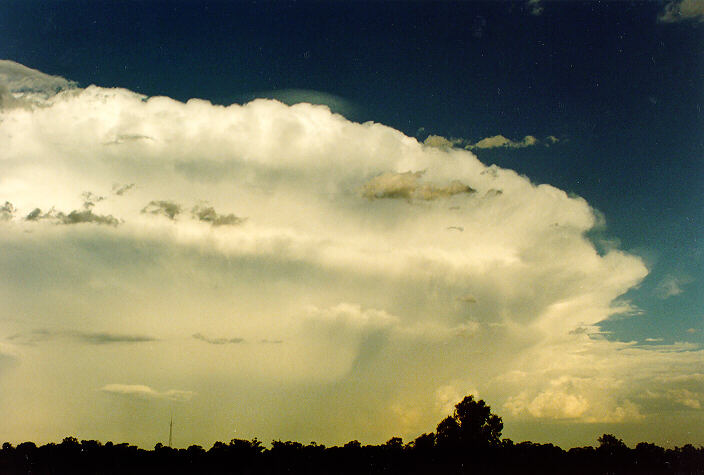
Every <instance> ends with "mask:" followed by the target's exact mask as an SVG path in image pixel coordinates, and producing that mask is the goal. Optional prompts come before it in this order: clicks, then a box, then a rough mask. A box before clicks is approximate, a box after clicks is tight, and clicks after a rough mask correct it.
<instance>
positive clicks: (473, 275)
mask: <svg viewBox="0 0 704 475" xmlns="http://www.w3.org/2000/svg"><path fill="white" fill-rule="evenodd" d="M17 69H18V68H16V67H15V68H14V69H13V71H14V70H17ZM35 76H36V75H35ZM32 77H34V76H32ZM57 81H58V82H56V81H55V82H51V81H50V82H47V84H49V85H51V86H52V87H53V85H54V84H55V83H56V84H58V83H61V84H68V85H69V86H70V87H69V86H67V87H66V88H63V90H61V91H60V92H58V93H56V94H55V92H56V91H55V90H54V89H52V90H51V91H50V92H42V94H44V95H45V96H46V98H44V95H41V94H39V93H38V92H37V91H35V90H31V91H24V90H16V91H12V90H11V89H10V92H12V93H13V95H12V100H4V102H3V103H4V104H12V105H13V106H12V107H9V106H8V107H5V108H4V109H2V110H1V111H0V141H1V142H2V143H3V144H4V146H3V147H2V150H1V151H0V202H3V203H5V202H7V204H6V205H5V206H4V207H3V208H2V209H3V210H4V211H3V215H2V220H0V227H1V232H0V247H1V248H2V250H3V252H2V254H0V299H1V300H2V301H3V302H7V303H8V304H7V305H3V306H2V308H1V309H0V325H1V327H0V329H1V332H2V335H4V338H3V340H2V341H1V342H0V380H2V385H0V388H1V389H0V408H2V409H3V413H5V414H7V415H8V416H7V420H6V423H5V424H3V427H2V429H0V438H6V439H14V440H20V439H35V440H38V439H39V440H47V439H56V438H59V437H61V436H63V435H64V434H65V433H66V432H70V433H75V434H77V435H78V436H79V437H82V438H91V437H94V438H99V439H103V440H105V439H108V438H112V439H125V440H130V441H135V442H138V443H141V444H144V445H147V446H149V445H151V444H153V443H154V441H156V440H158V437H159V434H160V433H161V431H162V429H163V427H161V426H163V424H164V421H165V420H167V417H168V416H167V414H168V413H169V411H174V410H175V411H177V414H178V416H177V417H179V418H180V419H179V420H180V421H182V422H181V423H180V426H179V427H180V431H181V437H183V439H184V440H187V441H188V442H197V443H202V444H208V443H212V441H214V440H218V439H219V440H222V439H226V440H229V439H230V438H232V437H234V436H235V435H237V436H242V437H253V436H258V437H260V438H264V439H266V438H267V437H270V438H281V439H286V438H291V439H298V440H303V441H307V440H309V439H316V440H318V441H321V442H325V443H339V442H344V441H346V440H350V439H353V438H357V439H360V440H368V441H380V440H386V438H389V437H391V436H392V435H394V434H398V435H402V436H404V437H406V438H408V437H414V436H416V435H418V434H420V433H421V432H426V431H429V430H432V429H433V428H434V424H435V423H437V421H439V420H440V418H441V417H442V416H443V415H444V414H443V411H444V410H445V409H446V407H447V405H448V401H446V400H445V399H446V398H447V397H446V396H447V394H455V393H456V394H459V395H463V393H465V392H467V391H475V392H478V393H479V396H481V397H483V398H485V399H487V400H488V401H489V402H490V403H491V404H492V407H493V408H494V409H495V410H496V412H498V413H499V414H501V415H503V416H504V418H505V420H506V425H507V435H509V436H510V435H511V434H510V426H511V421H526V420H527V421H543V422H545V421H548V422H551V421H552V422H554V421H571V422H573V423H576V424H580V423H585V424H586V423H614V422H617V423H632V424H642V428H647V427H648V424H647V423H648V421H651V420H653V418H657V417H663V412H662V408H663V407H664V408H665V410H667V411H670V413H672V414H686V415H687V417H688V418H689V419H690V420H695V421H699V422H701V420H702V416H701V413H700V412H697V411H698V409H697V408H698V407H700V404H701V403H702V402H704V387H703V380H702V374H701V373H702V371H701V361H702V358H703V357H704V354H703V353H702V350H701V349H700V348H698V347H696V346H692V345H684V344H682V345H674V346H673V345H669V346H665V345H649V346H647V347H645V346H638V345H635V344H632V343H623V342H613V341H609V340H607V339H606V338H604V335H602V334H600V333H599V330H598V323H599V322H601V321H603V320H605V319H608V318H609V317H611V316H613V315H615V314H623V313H626V312H629V311H631V310H632V309H631V308H630V306H629V304H628V302H626V301H623V300H621V299H620V297H621V296H622V295H623V294H624V293H625V292H626V291H628V290H629V289H631V288H633V287H634V286H637V285H638V284H639V283H640V282H641V281H642V279H643V278H644V277H645V276H646V275H647V268H646V266H645V264H644V262H643V261H642V260H641V259H640V258H639V257H637V256H634V255H630V254H628V253H626V252H623V251H620V250H618V249H613V250H610V251H608V252H607V253H599V252H597V250H596V248H595V246H594V245H593V244H592V242H590V240H589V239H588V238H587V237H586V233H587V231H589V230H590V229H592V228H593V227H594V226H595V225H597V224H598V222H599V219H598V218H597V213H596V212H595V210H593V209H592V208H591V207H590V206H589V204H588V203H587V202H586V201H585V200H584V199H582V198H579V197H575V196H570V195H568V194H567V193H565V192H563V191H561V190H559V189H557V188H554V187H552V186H549V185H536V184H534V183H532V182H531V181H530V180H529V179H528V178H526V177H524V176H520V175H518V174H517V173H515V172H513V171H511V170H506V169H501V168H498V167H496V166H486V165H484V164H483V163H481V162H480V161H479V160H478V159H477V157H476V156H475V155H474V154H473V153H471V152H470V151H467V150H460V149H452V148H438V147H432V146H428V145H424V144H422V143H419V142H418V141H417V140H416V139H414V138H410V137H407V136H405V135H404V134H402V133H401V132H399V131H397V130H394V129H392V128H389V127H386V126H384V125H381V124H377V123H371V122H369V123H364V124H359V123H354V122H351V121H349V120H347V119H345V118H344V117H343V116H341V115H338V114H333V113H331V111H330V110H329V108H328V107H326V106H314V105H310V104H305V103H302V104H296V105H293V106H287V105H285V104H282V103H280V102H277V101H275V100H264V99H259V100H254V101H252V102H250V103H248V104H245V105H238V104H233V105H231V106H228V107H224V106H216V105H213V104H211V103H209V102H207V101H204V100H198V99H193V100H190V101H188V102H187V103H181V102H177V101H175V100H172V99H169V98H167V97H145V96H142V95H139V94H136V93H133V92H131V91H128V90H125V89H106V88H100V87H96V86H89V87H86V88H83V89H79V88H76V87H75V86H74V85H72V84H71V83H68V82H66V83H64V82H61V81H59V80H58V79H57ZM22 84H24V83H22ZM30 95H31V96H32V100H31V101H30V100H29V99H28V98H27V96H30ZM20 103H21V104H23V106H22V107H17V106H16V104H20ZM86 193H89V194H86ZM96 196H99V197H101V199H93V200H87V198H86V197H96ZM398 198H400V199H398ZM88 203H89V204H88ZM37 209H39V210H40V211H38V212H36V211H35V210H37ZM51 210H54V211H51ZM56 210H60V211H56ZM72 210H75V211H72ZM50 211H51V212H50ZM46 213H48V214H46ZM71 213H78V214H76V216H83V217H84V218H86V219H76V220H70V219H69V218H70V216H72V214H71ZM81 213H82V214H81ZM40 215H41V216H45V215H46V217H47V218H46V219H30V218H29V217H30V216H35V217H37V216H40ZM107 217H110V219H108V218H107ZM88 218H90V219H88ZM99 218H100V219H99ZM69 222H70V224H71V225H70V226H68V225H66V224H69ZM458 231H461V232H458ZM40 329H41V330H42V331H47V332H49V333H50V334H62V335H79V336H80V335H149V336H150V337H149V338H144V339H143V340H140V341H139V342H138V343H134V342H132V343H129V344H127V343H119V344H118V343H115V344H110V345H95V344H89V343H92V342H89V341H86V338H52V339H46V340H45V341H41V342H40V344H34V345H26V344H20V343H18V342H17V341H16V340H13V339H12V338H9V337H10V336H12V335H18V334H25V335H32V334H36V332H37V331H38V330H40ZM204 335H207V336H204ZM272 341H275V342H278V343H279V344H276V345H270V344H266V342H272ZM205 343H210V344H205ZM224 343H237V344H224ZM151 388H174V389H170V390H169V391H167V392H165V393H160V392H158V391H155V390H153V389H151ZM115 394H119V395H120V396H121V397H119V398H116V397H110V396H111V395H112V396H114V395H115ZM170 394H188V395H189V397H188V398H182V397H178V398H176V397H171V396H169V395H170ZM191 395H192V397H191ZM132 396H135V397H132ZM162 396H163V397H162ZM656 407H657V408H658V409H657V410H656V409H655V408H656ZM174 408H175V409H174ZM639 427H640V426H639ZM640 434H641V435H642V437H650V438H652V439H656V438H657V437H658V433H657V432H656V431H654V430H652V429H651V432H647V429H642V430H641V432H640ZM184 443H185V442H184Z"/></svg>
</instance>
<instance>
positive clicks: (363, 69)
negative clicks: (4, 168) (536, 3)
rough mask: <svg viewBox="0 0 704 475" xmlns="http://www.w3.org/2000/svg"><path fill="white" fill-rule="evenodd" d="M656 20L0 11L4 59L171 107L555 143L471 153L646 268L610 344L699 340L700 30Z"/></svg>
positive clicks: (468, 10)
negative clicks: (631, 309)
mask: <svg viewBox="0 0 704 475" xmlns="http://www.w3.org/2000/svg"><path fill="white" fill-rule="evenodd" d="M664 5H665V2H644V3H643V2H603V3H594V2H590V3H577V2H561V3H557V2H547V3H543V4H542V12H541V13H540V14H539V15H534V14H531V13H532V12H531V6H530V5H528V4H527V3H526V2H486V3H483V2H482V3H474V2H466V3H454V2H440V3H435V2H434V3H426V2H413V3H409V2H389V3H382V2H371V3H368V2H329V3H324V2H315V3H301V2H276V3H274V2H264V3H244V2H195V1H182V2H156V1H153V2H147V1H143V2H131V1H124V2H123V1H121V2H100V1H85V2H74V1H68V2H58V1H57V2H37V1H6V2H3V3H2V4H1V5H0V38H1V40H0V58H2V59H10V60H13V61H17V62H19V63H22V64H24V65H26V66H29V67H31V68H35V69H38V70H40V71H43V72H46V73H49V74H55V75H61V76H64V77H66V78H68V79H71V80H74V81H77V82H78V83H79V85H82V86H87V85H89V84H97V85H101V86H107V87H112V86H116V87H124V88H128V89H131V90H134V91H137V92H140V93H143V94H146V95H167V96H170V97H173V98H175V99H179V100H187V99H188V98H191V97H199V98H204V99H208V100H211V101H212V102H214V103H220V104H230V103H232V102H242V101H244V100H247V98H251V97H255V96H257V95H261V94H264V93H269V94H271V91H280V90H288V89H305V90H314V91H320V92H325V93H328V94H332V95H335V96H339V97H340V98H342V99H344V100H346V101H348V102H349V103H350V104H351V105H352V107H350V108H347V109H346V113H347V115H348V116H349V118H351V119H353V120H357V121H366V120H373V121H376V122H381V123H384V124H387V125H389V126H392V127H394V128H397V129H399V130H401V131H403V132H404V133H406V134H408V135H413V136H416V137H418V138H419V139H420V140H423V139H425V137H426V136H427V135H429V134H438V135H442V136H445V137H456V138H462V139H465V140H467V141H469V142H476V141H478V140H480V139H482V138H484V137H489V136H494V135H497V134H502V135H504V136H506V137H509V138H511V139H514V140H519V139H521V138H522V137H524V136H525V135H534V136H536V137H538V138H539V139H543V138H545V137H546V136H548V135H553V136H556V137H558V138H560V142H559V143H558V144H555V145H552V146H550V147H546V146H545V145H539V146H535V147H528V148H523V149H506V148H497V149H492V150H479V151H476V153H477V155H478V156H479V158H480V159H481V160H482V161H484V162H486V163H496V164H498V165H500V166H503V167H508V168H512V169H515V170H517V171H518V172H520V173H522V174H525V175H527V176H528V177H530V178H531V179H532V180H533V181H534V182H536V183H549V184H552V185H554V186H557V187H559V188H561V189H564V190H566V191H568V192H571V193H575V194H578V195H580V196H583V197H584V198H585V199H586V200H587V201H588V202H589V203H590V204H591V205H592V206H594V207H595V208H597V209H598V210H600V211H602V212H603V213H604V214H605V216H606V224H607V227H606V230H605V231H601V232H596V233H594V236H595V240H596V241H598V240H599V239H602V238H607V239H614V238H615V239H618V240H620V246H621V248H622V249H625V250H628V251H630V252H634V253H636V254H639V255H641V256H643V257H644V258H645V259H646V262H647V263H648V265H649V266H650V267H651V275H650V276H649V277H648V278H647V279H646V281H645V282H644V283H643V285H642V286H641V287H640V288H639V289H637V290H635V291H632V292H631V293H629V295H628V296H627V297H629V298H631V299H632V301H633V303H634V304H635V305H637V306H638V307H640V308H641V309H642V310H643V311H644V314H643V315H641V316H639V317H637V318H627V319H620V320H617V321H613V322H608V323H606V324H604V328H605V329H607V330H609V331H613V332H614V333H613V334H612V336H611V337H612V338H617V339H623V340H631V339H637V340H640V341H643V340H644V339H645V338H646V337H650V338H654V337H662V338H664V341H665V342H672V341H683V340H684V341H694V342H702V341H704V335H703V334H704V324H703V323H704V271H703V270H702V269H704V266H703V264H704V262H703V261H704V252H703V251H704V249H703V244H702V242H701V235H702V230H703V229H704V212H703V210H704V194H703V193H702V183H703V179H704V173H703V172H704V164H703V158H704V113H703V112H702V107H703V106H704V22H702V21H699V19H698V18H694V19H690V20H685V21H681V22H675V23H664V22H659V21H658V15H659V13H661V12H662V10H663V7H664ZM667 279H674V280H675V281H676V282H677V283H678V286H679V288H680V289H681V290H682V293H680V294H678V295H673V296H670V297H668V298H663V297H664V295H663V294H662V293H661V292H658V291H657V288H658V285H660V284H661V283H662V282H663V281H664V280H667ZM688 330H689V331H688Z"/></svg>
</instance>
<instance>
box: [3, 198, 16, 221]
mask: <svg viewBox="0 0 704 475" xmlns="http://www.w3.org/2000/svg"><path fill="white" fill-rule="evenodd" d="M14 215H15V207H14V206H12V203H10V202H9V201H5V204H4V205H2V206H0V221H10V220H11V219H12V217H13V216H14Z"/></svg>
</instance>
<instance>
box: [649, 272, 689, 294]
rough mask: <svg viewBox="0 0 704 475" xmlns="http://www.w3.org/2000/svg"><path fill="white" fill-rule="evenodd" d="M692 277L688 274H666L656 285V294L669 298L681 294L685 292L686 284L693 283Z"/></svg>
mask: <svg viewBox="0 0 704 475" xmlns="http://www.w3.org/2000/svg"><path fill="white" fill-rule="evenodd" d="M691 282H692V279H691V278H690V277H686V276H680V277H677V276H674V275H666V276H665V277H664V278H663V279H662V280H661V281H660V283H659V284H658V285H657V287H655V295H657V296H658V297H660V298H661V299H667V298H670V297H674V296H676V295H680V294H681V293H682V292H684V288H683V287H684V286H685V285H687V284H689V283H691Z"/></svg>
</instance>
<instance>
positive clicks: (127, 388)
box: [100, 384, 193, 402]
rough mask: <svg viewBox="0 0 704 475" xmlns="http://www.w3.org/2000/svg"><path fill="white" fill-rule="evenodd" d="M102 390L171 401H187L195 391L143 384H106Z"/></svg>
mask: <svg viewBox="0 0 704 475" xmlns="http://www.w3.org/2000/svg"><path fill="white" fill-rule="evenodd" d="M100 390H101V391H103V392H106V393H110V394H116V395H119V396H126V397H133V398H137V399H146V400H149V399H164V400H169V401H178V402H186V401H190V400H191V398H192V397H193V391H183V390H180V389H169V390H167V391H163V392H159V391H156V390H155V389H152V388H150V387H149V386H145V385H143V384H106V385H105V386H103V387H102V388H100Z"/></svg>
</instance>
